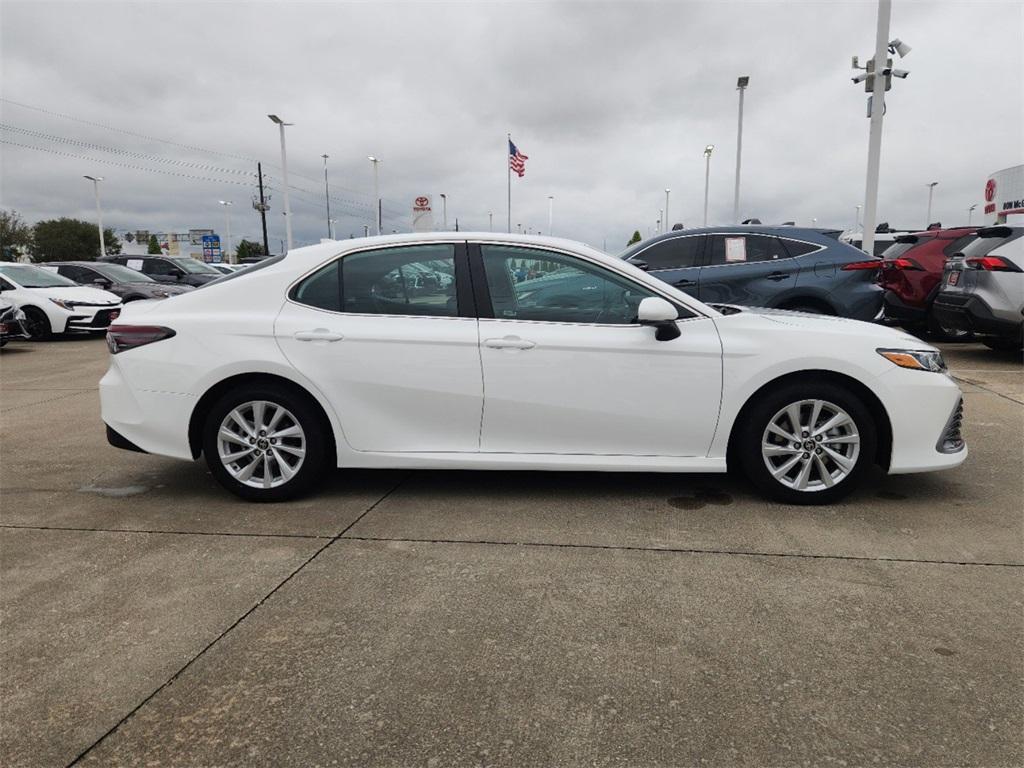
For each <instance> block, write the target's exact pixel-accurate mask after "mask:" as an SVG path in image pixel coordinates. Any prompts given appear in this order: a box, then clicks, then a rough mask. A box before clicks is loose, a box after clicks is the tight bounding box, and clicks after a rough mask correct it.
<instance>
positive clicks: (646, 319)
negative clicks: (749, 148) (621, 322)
mask: <svg viewBox="0 0 1024 768" xmlns="http://www.w3.org/2000/svg"><path fill="white" fill-rule="evenodd" d="M678 319H679V311H678V310H677V309H676V308H675V307H674V306H672V304H671V303H669V302H668V301H666V300H665V299H661V298H658V297H657V296H648V297H647V298H646V299H642V300H641V301H640V306H639V307H637V321H638V322H639V323H640V325H650V326H653V327H654V328H655V330H656V333H655V334H654V338H656V339H657V340H658V341H672V339H678V338H679V336H680V335H681V334H680V331H679V327H678V326H677V325H676V320H678Z"/></svg>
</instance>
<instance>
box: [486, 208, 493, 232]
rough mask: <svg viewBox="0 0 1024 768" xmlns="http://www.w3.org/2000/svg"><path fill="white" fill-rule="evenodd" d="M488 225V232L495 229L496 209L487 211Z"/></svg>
mask: <svg viewBox="0 0 1024 768" xmlns="http://www.w3.org/2000/svg"><path fill="white" fill-rule="evenodd" d="M487 227H488V230H487V231H488V232H493V231H494V211H488V212H487Z"/></svg>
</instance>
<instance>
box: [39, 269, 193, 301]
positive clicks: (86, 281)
mask: <svg viewBox="0 0 1024 768" xmlns="http://www.w3.org/2000/svg"><path fill="white" fill-rule="evenodd" d="M47 266H48V267H56V268H57V272H58V273H59V274H61V275H64V277H66V278H68V279H69V280H74V281H75V282H76V283H79V284H81V285H93V286H95V287H97V288H102V289H103V290H105V291H110V292H111V293H115V294H117V295H118V296H120V297H121V298H122V299H123V300H124V301H125V302H129V301H136V300H138V299H166V298H167V297H168V296H177V295H178V294H179V293H185V292H186V291H191V290H193V287H192V286H191V285H171V284H169V283H158V282H157V281H156V280H154V279H153V278H151V277H150V276H149V275H144V274H143V273H142V272H138V271H136V270H134V269H129V268H128V267H122V266H121V265H120V264H114V263H112V262H104V261H57V262H51V263H50V264H47Z"/></svg>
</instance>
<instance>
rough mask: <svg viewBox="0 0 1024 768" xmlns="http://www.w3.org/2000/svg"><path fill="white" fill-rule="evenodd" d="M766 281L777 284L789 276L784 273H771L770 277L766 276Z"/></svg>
mask: <svg viewBox="0 0 1024 768" xmlns="http://www.w3.org/2000/svg"><path fill="white" fill-rule="evenodd" d="M768 279H769V280H774V281H775V282H778V281H779V280H788V279H789V275H788V274H786V273H785V272H772V273H771V274H770V275H768Z"/></svg>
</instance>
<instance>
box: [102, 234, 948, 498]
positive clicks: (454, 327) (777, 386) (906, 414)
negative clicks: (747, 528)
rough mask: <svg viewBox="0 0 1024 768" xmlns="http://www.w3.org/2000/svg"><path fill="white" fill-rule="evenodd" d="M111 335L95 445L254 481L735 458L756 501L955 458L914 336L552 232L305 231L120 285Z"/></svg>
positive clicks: (935, 371)
mask: <svg viewBox="0 0 1024 768" xmlns="http://www.w3.org/2000/svg"><path fill="white" fill-rule="evenodd" d="M523 273H526V274H529V275H533V279H522V280H521V279H520V277H519V276H521V275H522V274H523ZM539 276H547V277H546V279H540V278H539ZM107 339H108V343H109V346H110V349H111V353H112V354H111V357H110V368H109V370H108V371H107V373H106V375H105V376H104V377H103V380H102V381H101V382H100V395H101V400H102V406H103V407H102V414H103V420H104V422H105V423H106V425H107V435H108V438H109V440H110V442H111V443H112V444H114V445H117V446H119V447H123V448H131V449H135V450H142V451H146V452H151V453H156V454H161V455H164V456H173V457H176V458H181V459H195V458H198V457H199V456H200V455H201V454H204V455H205V457H206V461H207V463H208V464H209V466H210V469H211V470H212V472H213V474H214V476H215V477H216V478H217V480H218V481H220V482H221V483H222V484H223V485H224V486H225V487H226V488H228V489H230V490H231V491H233V492H235V493H236V494H238V495H239V496H242V497H243V498H246V499H251V500H255V501H277V500H282V499H286V498H289V497H292V496H294V495H296V494H298V493H300V492H303V491H306V490H307V489H309V488H310V487H311V486H312V485H313V484H314V483H315V482H316V481H317V480H319V479H320V478H321V477H322V476H323V475H324V473H325V471H326V470H327V468H329V467H330V468H333V467H335V466H337V467H345V468H347V467H395V468H457V469H468V468H480V469H519V470H600V471H651V472H724V471H726V468H727V467H729V466H731V465H734V464H735V465H737V466H738V467H740V468H742V469H743V470H744V472H745V473H746V474H747V475H748V476H749V478H750V479H751V480H752V481H753V483H754V484H755V485H756V486H757V487H759V488H760V489H761V490H762V491H764V492H765V493H767V494H768V495H770V496H772V497H774V498H777V499H780V500H783V501H786V502H793V503H828V502H832V501H834V500H836V499H838V498H840V497H841V496H843V495H844V494H846V493H848V492H849V491H850V490H852V489H853V487H854V486H855V485H856V484H857V483H858V482H859V481H860V480H861V479H862V478H863V477H864V476H865V474H866V473H867V472H868V470H869V467H870V466H871V465H872V464H880V465H882V467H883V468H884V469H886V470H888V471H889V472H890V473H904V472H921V471H926V470H935V469H943V468H947V467H954V466H956V465H958V464H960V463H961V462H963V460H964V459H965V457H966V456H967V449H966V446H965V445H964V441H963V440H962V438H961V436H960V418H961V395H960V390H959V388H958V387H957V385H956V384H955V383H954V382H953V380H952V379H951V378H950V377H949V376H948V375H947V374H946V369H945V364H944V363H943V360H942V357H941V355H940V353H939V352H938V350H936V349H935V348H933V347H930V346H928V345H927V344H924V343H923V342H921V341H920V340H918V339H916V338H914V337H913V336H910V335H908V334H906V333H903V332H901V331H897V330H893V329H889V328H884V327H881V326H877V325H871V324H867V323H862V322H857V321H853V320H844V319H840V318H835V317H822V316H815V315H805V314H799V313H794V312H784V311H779V310H761V309H753V310H752V309H741V308H736V307H727V306H719V307H711V306H707V305H705V304H702V303H701V302H699V301H697V300H696V299H694V298H693V297H692V296H688V295H687V294H685V293H682V292H681V291H678V290H676V289H674V288H672V287H671V286H669V285H667V284H665V283H663V282H661V281H660V280H657V279H656V278H654V277H651V276H649V275H648V274H646V273H645V272H642V271H641V270H639V269H638V268H636V267H634V266H632V265H631V264H629V263H627V262H623V261H620V260H619V259H615V258H612V257H610V256H607V255H605V254H602V253H600V252H598V251H595V250H593V249H591V248H589V247H587V246H584V245H581V244H579V243H574V242H570V241H567V240H559V239H552V238H542V237H524V236H515V235H503V234H502V235H498V234H487V233H484V234H467V233H462V234H460V235H453V234H452V233H448V232H438V233H433V234H422V235H396V236H389V237H377V238H371V239H360V240H347V241H343V242H332V243H325V244H322V245H316V246H311V247H309V248H301V249H298V250H295V251H292V252H291V253H289V254H288V255H287V256H285V257H277V258H274V259H268V260H267V261H264V262H262V263H260V264H258V265H255V266H253V267H251V268H250V269H248V270H246V271H245V272H241V273H238V274H236V275H233V276H227V277H225V278H223V279H222V280H220V281H218V282H216V283H211V284H209V285H207V286H206V287H204V288H203V290H201V291H194V292H192V293H188V294H184V295H182V296H178V297H176V298H175V300H174V301H171V302H138V303H134V304H130V305H128V306H127V307H126V308H125V311H124V314H123V315H122V316H121V318H120V319H119V321H118V322H117V323H116V324H114V325H113V326H112V327H111V329H110V332H109V333H108V336H107Z"/></svg>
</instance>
